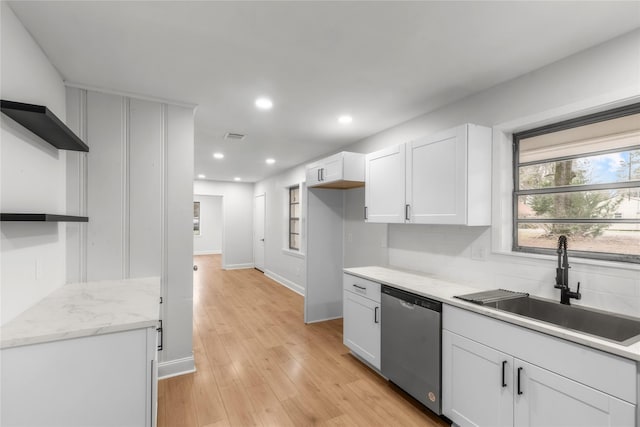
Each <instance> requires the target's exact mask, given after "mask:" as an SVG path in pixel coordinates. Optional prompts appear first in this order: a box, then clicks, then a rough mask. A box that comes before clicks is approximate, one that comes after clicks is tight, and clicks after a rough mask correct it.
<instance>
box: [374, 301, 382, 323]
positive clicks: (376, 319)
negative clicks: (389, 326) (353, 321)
mask: <svg viewBox="0 0 640 427" xmlns="http://www.w3.org/2000/svg"><path fill="white" fill-rule="evenodd" d="M378 310H380V307H378V306H377V305H376V307H375V308H374V309H373V323H380V320H379V319H378Z"/></svg>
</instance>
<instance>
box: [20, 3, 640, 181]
mask: <svg viewBox="0 0 640 427" xmlns="http://www.w3.org/2000/svg"><path fill="white" fill-rule="evenodd" d="M10 5H11V7H12V9H13V10H14V11H15V13H16V14H17V16H18V18H19V19H20V20H21V21H22V22H23V24H24V25H25V26H26V27H27V29H28V30H29V31H30V32H31V34H32V35H33V37H34V38H35V39H36V41H37V42H38V43H39V44H40V46H41V47H42V49H43V50H44V51H45V53H46V54H47V55H48V57H49V59H50V60H51V62H52V63H53V64H54V65H55V66H56V68H57V69H58V70H59V71H60V73H61V74H62V76H63V78H64V79H65V81H68V82H70V83H75V84H81V85H88V86H94V87H99V88H104V89H110V90H115V91H122V92H131V93H136V94H141V95H146V96H152V97H159V98H165V99H170V100H176V101H181V102H184V103H192V104H197V105H198V108H197V110H196V148H195V154H196V155H195V173H196V174H199V173H203V174H205V175H206V176H207V179H215V180H232V179H233V177H235V176H239V177H242V179H243V181H248V182H253V181H256V180H259V179H262V178H264V177H266V176H269V175H272V174H274V173H276V172H279V171H282V170H284V169H287V168H290V167H292V166H295V165H297V164H300V163H302V162H305V161H308V160H310V159H312V158H315V157H318V156H321V155H324V154H327V153H331V152H335V151H337V150H338V149H339V148H341V147H342V146H344V145H346V144H349V143H351V142H355V141H357V140H359V139H362V138H364V137H367V136H369V135H372V134H375V133H377V132H379V131H381V130H383V129H386V128H388V127H391V126H393V125H396V124H398V123H401V122H403V121H406V120H408V119H411V118H413V117H415V116H418V115H420V114H422V113H425V112H427V111H430V110H433V109H435V108H438V107H439V106H442V105H444V104H448V103H450V102H453V101H455V100H457V99H460V98H463V97H465V96H468V95H470V94H472V93H474V92H478V91H481V90H483V89H486V88H489V87H491V86H494V85H496V84H498V83H500V82H503V81H505V80H508V79H511V78H514V77H516V76H519V75H522V74H524V73H526V72H529V71H531V70H534V69H537V68H539V67H542V66H544V65H546V64H549V63H551V62H554V61H556V60H558V59H560V58H563V57H566V56H568V55H571V54H573V53H575V52H578V51H580V50H583V49H586V48H588V47H590V46H593V45H596V44H599V43H601V42H603V41H605V40H609V39H611V38H614V37H616V36H618V35H621V34H623V33H626V32H628V31H631V30H632V29H634V28H638V27H640V2H637V1H632V2H612V1H603V2H597V1H586V2H538V1H536V2H525V1H518V2H454V1H445V2H438V1H429V2H399V1H388V2H367V1H355V2H320V1H319V2H314V1H299V2H290V1H289V2H270V1H259V2H245V1H235V2H207V1H200V2H188V1H175V2H174V1H164V2H118V1H111V2H76V1H43V2H41V1H30V2H18V1H12V2H10ZM261 95H267V96H269V97H271V98H272V99H273V102H274V108H273V109H272V110H271V111H268V112H265V111H259V110H257V109H256V108H255V107H254V105H253V103H254V100H255V98H257V97H258V96H261ZM345 113H348V114H351V115H352V116H353V123H351V124H350V125H341V124H339V123H338V122H337V117H338V115H340V114H345ZM229 131H230V132H238V133H244V134H246V135H247V137H246V138H245V139H244V140H243V141H240V142H238V141H235V142H234V141H228V140H224V139H223V136H224V134H225V133H226V132H229ZM215 151H219V152H222V153H224V154H225V156H226V157H225V158H224V159H223V160H215V159H213V157H212V153H213V152H215ZM267 157H273V158H275V159H276V164H275V165H272V166H268V165H266V164H265V162H264V160H265V159H266V158H267Z"/></svg>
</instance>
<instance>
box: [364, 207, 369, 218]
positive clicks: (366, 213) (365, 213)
mask: <svg viewBox="0 0 640 427" xmlns="http://www.w3.org/2000/svg"><path fill="white" fill-rule="evenodd" d="M368 214H369V212H368V210H367V207H366V206H365V207H364V219H369V218H368Z"/></svg>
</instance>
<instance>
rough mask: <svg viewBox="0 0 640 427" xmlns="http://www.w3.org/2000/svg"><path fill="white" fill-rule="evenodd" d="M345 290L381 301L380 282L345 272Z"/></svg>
mask: <svg viewBox="0 0 640 427" xmlns="http://www.w3.org/2000/svg"><path fill="white" fill-rule="evenodd" d="M343 284H344V290H345V291H349V292H353V293H356V294H359V295H362V296H364V297H367V298H369V299H371V300H373V301H375V302H380V283H376V282H372V281H371V280H367V279H363V278H361V277H357V276H352V275H351V274H344V279H343Z"/></svg>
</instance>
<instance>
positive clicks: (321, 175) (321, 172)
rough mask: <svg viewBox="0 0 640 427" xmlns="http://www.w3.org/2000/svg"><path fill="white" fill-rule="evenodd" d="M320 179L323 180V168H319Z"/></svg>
mask: <svg viewBox="0 0 640 427" xmlns="http://www.w3.org/2000/svg"><path fill="white" fill-rule="evenodd" d="M320 181H324V168H321V169H320Z"/></svg>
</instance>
